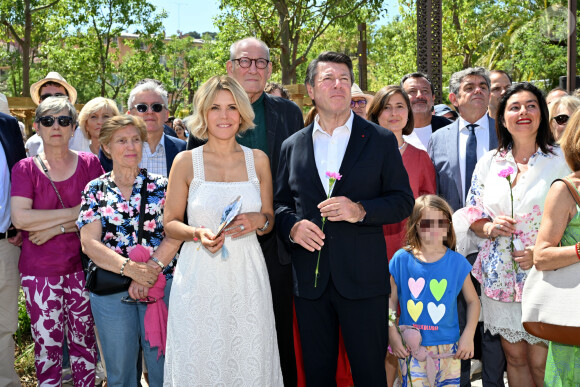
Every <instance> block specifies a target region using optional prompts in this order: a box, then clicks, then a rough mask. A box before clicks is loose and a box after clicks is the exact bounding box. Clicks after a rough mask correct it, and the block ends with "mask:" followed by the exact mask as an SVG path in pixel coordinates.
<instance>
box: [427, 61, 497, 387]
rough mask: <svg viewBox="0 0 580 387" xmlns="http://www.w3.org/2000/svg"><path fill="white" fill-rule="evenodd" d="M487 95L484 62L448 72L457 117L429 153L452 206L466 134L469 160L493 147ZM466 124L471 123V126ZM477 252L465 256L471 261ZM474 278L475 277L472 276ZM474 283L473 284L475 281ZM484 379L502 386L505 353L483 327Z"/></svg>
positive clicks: (462, 173) (464, 170)
mask: <svg viewBox="0 0 580 387" xmlns="http://www.w3.org/2000/svg"><path fill="white" fill-rule="evenodd" d="M489 95H490V79H489V72H488V71H487V70H486V69H484V68H483V67H475V68H468V69H465V70H462V71H459V72H456V73H454V74H453V75H451V78H450V80H449V100H450V101H451V103H452V104H453V106H455V109H456V110H457V111H458V112H459V118H458V119H457V120H456V121H455V122H454V123H452V124H450V125H447V126H445V127H443V128H441V129H439V130H438V131H437V132H435V133H433V135H432V136H431V141H430V143H429V156H431V160H432V161H433V164H434V165H435V173H436V176H437V194H438V195H440V196H441V197H443V198H444V199H445V200H447V202H448V203H449V205H450V206H451V208H453V211H456V210H458V209H459V208H462V207H463V206H465V198H466V197H467V193H468V191H469V187H470V186H471V176H472V173H473V167H475V164H474V163H473V164H472V165H471V168H470V167H469V165H468V164H469V163H468V162H467V160H468V159H469V155H468V153H469V150H468V147H469V145H468V144H469V141H470V140H469V137H470V135H472V134H471V133H470V132H471V130H473V134H474V135H475V152H476V154H474V157H475V159H474V161H477V160H479V159H480V158H481V156H483V155H484V154H485V153H486V152H487V151H489V150H492V149H495V148H497V135H496V131H495V121H494V119H493V118H491V117H489V116H488V115H487V111H488V104H489ZM470 127H471V128H470ZM476 256H477V254H470V255H468V256H467V259H468V260H469V261H470V262H471V264H473V262H474V261H475V258H476ZM475 282H477V281H475ZM477 285H478V284H476V287H477ZM457 302H458V305H457V312H458V315H459V326H460V329H461V331H462V332H463V328H464V327H465V323H466V309H465V301H464V299H463V296H462V295H461V294H460V296H459V297H458V299H457ZM481 350H482V363H483V373H482V378H483V384H484V385H485V386H503V384H504V383H503V370H504V368H505V357H504V353H503V349H502V347H501V342H500V339H499V337H497V336H492V335H491V334H490V333H489V332H484V333H482V344H481ZM469 371H470V361H469V360H462V361H461V386H470V385H471V383H470V372H469Z"/></svg>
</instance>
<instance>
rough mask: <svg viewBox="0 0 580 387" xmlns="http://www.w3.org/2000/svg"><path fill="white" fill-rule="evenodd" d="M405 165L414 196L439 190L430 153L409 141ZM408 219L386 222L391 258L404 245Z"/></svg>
mask: <svg viewBox="0 0 580 387" xmlns="http://www.w3.org/2000/svg"><path fill="white" fill-rule="evenodd" d="M402 157H403V165H404V166H405V169H406V170H407V174H408V175H409V184H410V185H411V190H413V197H414V198H415V199H417V198H418V197H419V196H421V195H427V194H435V192H436V190H437V186H436V182H435V167H434V166H433V162H432V161H431V159H430V158H429V154H428V153H427V152H425V151H424V150H421V149H418V148H416V147H414V146H413V145H411V144H409V143H407V149H405V152H403V155H402ZM406 224H407V220H406V219H405V220H403V221H401V222H399V223H395V224H385V225H384V226H383V234H384V235H385V242H386V243H387V257H388V259H389V260H390V259H391V258H392V257H393V255H394V254H395V253H396V252H397V250H399V249H400V248H401V247H403V243H404V239H405V225H406Z"/></svg>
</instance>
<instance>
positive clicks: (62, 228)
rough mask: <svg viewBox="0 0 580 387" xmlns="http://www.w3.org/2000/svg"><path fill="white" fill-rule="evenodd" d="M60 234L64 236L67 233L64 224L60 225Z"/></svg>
mask: <svg viewBox="0 0 580 387" xmlns="http://www.w3.org/2000/svg"><path fill="white" fill-rule="evenodd" d="M60 232H61V233H63V234H64V233H66V230H65V228H64V226H63V225H62V224H61V225H60Z"/></svg>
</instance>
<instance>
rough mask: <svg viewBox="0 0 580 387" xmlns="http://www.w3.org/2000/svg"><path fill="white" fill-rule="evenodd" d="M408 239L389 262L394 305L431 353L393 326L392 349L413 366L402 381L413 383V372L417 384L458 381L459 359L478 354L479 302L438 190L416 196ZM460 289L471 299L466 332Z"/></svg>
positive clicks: (402, 362)
mask: <svg viewBox="0 0 580 387" xmlns="http://www.w3.org/2000/svg"><path fill="white" fill-rule="evenodd" d="M406 240H407V244H408V245H407V246H405V247H404V248H402V249H400V250H399V251H397V252H396V253H395V255H394V256H393V259H392V260H391V262H390V264H389V270H390V273H391V296H390V298H389V309H391V310H397V305H399V304H400V307H401V315H400V318H399V324H400V326H411V327H413V328H414V329H416V330H418V331H419V332H420V334H421V338H422V342H421V345H422V346H425V347H426V352H425V350H424V349H423V350H422V351H419V352H417V349H416V348H410V347H409V345H407V346H405V345H404V344H403V340H402V338H401V335H400V334H399V331H398V330H397V327H396V326H391V327H389V344H390V347H391V350H392V352H393V354H394V355H395V356H397V357H399V358H400V359H399V363H400V366H401V369H402V370H404V369H407V365H408V367H409V370H410V372H407V373H404V374H403V375H402V382H403V386H407V385H410V383H409V380H408V376H409V375H410V376H411V382H412V384H413V385H414V386H429V385H431V384H432V382H434V383H433V385H435V386H453V385H457V386H459V379H460V373H461V363H460V360H467V359H470V358H472V357H473V350H474V349H473V348H474V346H473V337H474V335H475V329H476V326H477V321H478V318H479V310H480V304H479V298H478V297H477V293H476V292H475V288H474V287H473V283H472V282H471V278H470V275H469V273H470V271H471V265H470V264H469V262H468V261H467V259H465V257H463V256H462V255H461V254H459V253H457V252H455V251H453V249H454V248H455V232H454V231H453V224H452V222H451V208H450V207H449V205H448V204H447V202H445V200H443V199H441V198H440V197H438V196H436V195H424V196H420V197H419V198H417V199H416V200H415V207H414V209H413V213H412V214H411V216H410V217H409V220H408V222H407V234H406ZM460 291H462V292H463V296H464V298H465V300H466V302H467V325H466V327H465V329H464V331H463V334H462V335H461V337H460V335H459V321H458V318H457V296H458V294H459V292H460ZM406 344H409V343H406ZM411 351H413V353H412V352H411ZM419 353H421V355H420V356H419V355H418V354H419ZM413 354H415V355H416V357H419V358H420V359H421V360H419V359H417V358H415V357H413V356H412V355H413ZM425 354H426V357H427V358H426V359H425ZM409 356H410V361H407V360H406V358H407V357H409ZM428 364H429V365H428ZM429 373H430V375H429ZM429 379H431V381H429Z"/></svg>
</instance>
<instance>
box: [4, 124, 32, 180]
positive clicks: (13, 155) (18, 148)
mask: <svg viewBox="0 0 580 387" xmlns="http://www.w3.org/2000/svg"><path fill="white" fill-rule="evenodd" d="M0 143H1V144H2V148H4V153H5V154H6V161H7V162H8V169H9V170H10V173H12V167H13V166H14V164H16V163H17V162H18V161H20V160H21V159H23V158H25V157H26V151H25V150H24V141H23V140H22V133H20V128H19V127H18V121H16V118H14V117H12V116H9V115H8V114H4V113H0ZM4 188H6V187H4Z"/></svg>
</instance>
